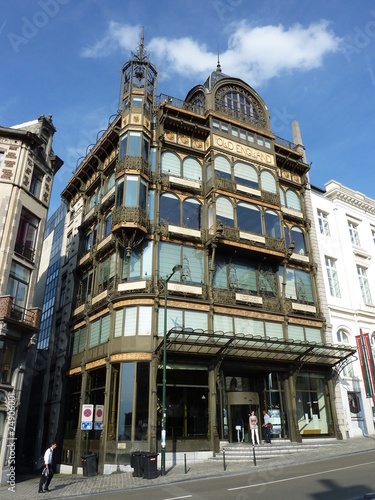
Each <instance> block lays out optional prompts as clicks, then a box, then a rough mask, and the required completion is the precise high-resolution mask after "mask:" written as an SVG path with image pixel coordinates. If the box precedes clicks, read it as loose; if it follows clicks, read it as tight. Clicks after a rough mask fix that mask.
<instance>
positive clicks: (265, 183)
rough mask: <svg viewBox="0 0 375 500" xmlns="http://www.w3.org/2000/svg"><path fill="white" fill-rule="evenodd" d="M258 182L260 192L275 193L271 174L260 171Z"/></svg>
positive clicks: (266, 171) (274, 182)
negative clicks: (260, 186) (259, 183)
mask: <svg viewBox="0 0 375 500" xmlns="http://www.w3.org/2000/svg"><path fill="white" fill-rule="evenodd" d="M260 182H261V184H262V191H267V192H269V193H276V181H275V177H274V176H273V175H272V174H271V172H269V171H268V170H262V172H261V174H260Z"/></svg>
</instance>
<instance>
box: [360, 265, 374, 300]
mask: <svg viewBox="0 0 375 500" xmlns="http://www.w3.org/2000/svg"><path fill="white" fill-rule="evenodd" d="M357 273H358V279H359V286H360V288H361V293H362V299H363V302H364V303H365V304H371V294H370V287H369V283H368V278H367V269H365V268H364V267H361V266H357Z"/></svg>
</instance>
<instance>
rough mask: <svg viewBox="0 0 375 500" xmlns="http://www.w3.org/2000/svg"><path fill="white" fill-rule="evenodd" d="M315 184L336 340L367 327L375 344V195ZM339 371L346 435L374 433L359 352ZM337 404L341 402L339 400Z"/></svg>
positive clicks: (317, 219)
mask: <svg viewBox="0 0 375 500" xmlns="http://www.w3.org/2000/svg"><path fill="white" fill-rule="evenodd" d="M325 187H326V190H325V191H324V190H320V189H318V188H312V190H311V195H312V196H311V198H312V205H313V214H314V215H313V217H314V223H315V227H316V233H317V241H318V247H319V253H320V267H321V271H322V274H323V278H324V287H325V290H326V300H327V305H328V310H329V318H327V320H328V321H329V323H330V324H329V325H328V328H327V329H330V330H331V332H332V341H333V343H337V344H349V345H351V346H353V347H355V346H356V339H355V337H356V336H357V335H359V334H360V330H362V332H363V333H368V334H369V337H370V342H371V347H372V350H373V352H374V347H375V200H372V199H370V198H367V197H366V196H365V195H364V194H361V193H358V192H356V191H353V190H351V189H349V188H347V187H345V186H343V185H342V184H340V183H339V182H336V181H333V180H331V181H329V182H328V183H327V184H326V185H325ZM356 358H357V359H355V360H354V361H353V362H352V363H350V364H348V365H347V366H346V367H345V368H344V369H343V370H342V371H341V372H340V374H339V377H338V381H337V383H338V387H339V391H340V393H341V398H338V400H340V399H341V401H342V408H337V413H338V415H340V413H341V412H343V417H344V418H343V421H344V422H345V426H346V428H344V429H342V434H343V436H344V437H354V436H358V435H362V434H373V433H374V411H375V410H374V403H373V401H372V399H371V398H368V397H367V395H366V390H365V385H364V381H363V376H362V371H361V366H360V362H359V359H358V355H357V357H356ZM338 403H339V406H340V405H341V402H340V401H338Z"/></svg>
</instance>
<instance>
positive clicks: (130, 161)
mask: <svg viewBox="0 0 375 500" xmlns="http://www.w3.org/2000/svg"><path fill="white" fill-rule="evenodd" d="M126 170H135V171H136V172H138V173H140V174H145V175H147V177H150V175H151V167H150V164H149V163H148V162H147V161H146V160H144V159H143V158H141V157H139V156H125V157H124V158H121V160H119V161H118V162H117V164H116V174H118V173H120V172H123V171H126Z"/></svg>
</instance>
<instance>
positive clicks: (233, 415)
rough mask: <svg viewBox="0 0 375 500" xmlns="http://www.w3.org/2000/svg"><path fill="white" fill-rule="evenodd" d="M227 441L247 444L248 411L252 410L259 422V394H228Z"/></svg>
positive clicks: (248, 440)
mask: <svg viewBox="0 0 375 500" xmlns="http://www.w3.org/2000/svg"><path fill="white" fill-rule="evenodd" d="M227 397H228V408H229V441H230V442H231V443H238V442H240V443H248V442H250V441H251V437H250V435H249V416H250V411H251V410H254V411H255V414H256V416H257V417H258V422H259V421H260V420H259V394H258V393H256V392H228V393H227Z"/></svg>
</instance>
